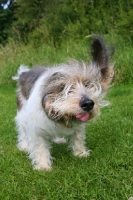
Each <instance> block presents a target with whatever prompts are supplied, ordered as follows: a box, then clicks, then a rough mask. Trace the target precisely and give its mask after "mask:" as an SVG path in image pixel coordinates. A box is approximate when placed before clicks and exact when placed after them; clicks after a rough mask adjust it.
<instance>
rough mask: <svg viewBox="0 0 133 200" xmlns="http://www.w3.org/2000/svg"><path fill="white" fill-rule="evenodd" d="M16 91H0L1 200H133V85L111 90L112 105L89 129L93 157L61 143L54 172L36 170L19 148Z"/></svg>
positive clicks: (55, 153)
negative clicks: (77, 153)
mask: <svg viewBox="0 0 133 200" xmlns="http://www.w3.org/2000/svg"><path fill="white" fill-rule="evenodd" d="M15 97H16V95H15V88H14V87H13V86H1V87H0V101H1V102H0V199H1V200H15V199H16V200H64V199H65V200H74V199H76V200H128V199H129V197H131V196H133V123H132V122H133V98H132V97H133V87H132V85H118V86H115V87H114V88H112V89H111V91H110V93H109V94H108V97H107V98H108V99H109V100H110V101H111V103H112V104H111V105H110V106H109V107H106V108H104V109H102V112H101V115H100V117H99V118H98V120H97V121H95V122H94V123H91V124H90V125H88V126H87V130H86V133H87V139H86V143H87V146H88V147H89V148H90V150H91V156H90V157H89V158H77V157H74V156H73V155H72V154H71V152H70V151H68V150H67V145H57V144H55V145H54V146H53V149H52V156H54V157H55V158H56V160H55V161H54V163H53V170H52V171H51V172H44V171H36V170H33V168H32V166H31V164H30V161H29V160H28V159H27V155H26V154H25V153H23V152H20V151H19V150H18V149H17V147H16V143H17V134H16V132H15V130H14V120H13V118H14V116H15V113H16V105H15Z"/></svg>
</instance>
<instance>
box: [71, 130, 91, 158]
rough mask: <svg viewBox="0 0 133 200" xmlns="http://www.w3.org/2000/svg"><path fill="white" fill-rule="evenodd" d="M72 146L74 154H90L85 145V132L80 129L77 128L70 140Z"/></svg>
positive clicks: (85, 155) (83, 155) (81, 155)
mask: <svg viewBox="0 0 133 200" xmlns="http://www.w3.org/2000/svg"><path fill="white" fill-rule="evenodd" d="M70 148H71V149H72V150H73V154H74V155H75V156H79V157H87V156H89V150H87V149H86V147H85V134H84V133H83V132H81V131H80V130H77V131H76V132H75V133H74V134H73V135H72V136H71V140H70Z"/></svg>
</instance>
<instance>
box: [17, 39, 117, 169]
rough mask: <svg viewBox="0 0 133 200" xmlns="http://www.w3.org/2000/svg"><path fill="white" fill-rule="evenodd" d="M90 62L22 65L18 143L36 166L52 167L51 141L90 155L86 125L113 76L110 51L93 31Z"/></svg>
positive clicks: (74, 152) (98, 108)
mask: <svg viewBox="0 0 133 200" xmlns="http://www.w3.org/2000/svg"><path fill="white" fill-rule="evenodd" d="M91 50H92V52H91V54H92V61H91V62H90V64H89V65H88V64H86V63H85V62H79V61H76V60H70V61H69V62H68V63H67V64H61V65H58V66H56V67H47V68H43V67H37V68H33V69H29V68H27V67H25V66H24V65H21V66H20V68H19V70H18V73H17V75H16V76H15V77H13V79H14V80H16V81H17V83H18V90H17V93H18V97H17V108H18V109H17V115H16V117H15V121H16V127H17V131H18V148H19V149H20V150H23V151H26V152H28V155H29V158H30V159H31V162H32V165H33V166H34V168H36V169H39V170H50V169H51V165H52V160H53V158H52V157H51V155H50V149H51V144H52V142H51V141H55V142H59V143H63V142H65V138H66V137H67V136H69V137H70V141H69V148H71V150H72V152H73V154H74V155H75V156H80V157H82V156H83V157H86V156H88V155H89V151H88V150H87V148H86V147H85V125H86V122H88V120H89V121H90V120H91V119H94V118H95V117H96V116H98V115H99V111H100V108H101V107H104V106H106V105H107V104H108V102H106V101H105V100H104V97H105V94H106V91H107V89H108V86H109V83H110V82H111V80H112V77H113V67H112V65H111V64H110V62H109V58H110V55H109V51H108V49H107V47H106V45H105V44H104V41H103V39H102V38H101V37H100V36H93V42H92V45H91Z"/></svg>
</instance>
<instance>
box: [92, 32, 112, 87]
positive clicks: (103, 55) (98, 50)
mask: <svg viewBox="0 0 133 200" xmlns="http://www.w3.org/2000/svg"><path fill="white" fill-rule="evenodd" d="M91 53H92V61H93V63H95V65H96V66H97V67H98V68H99V69H100V71H101V75H102V80H101V81H102V82H103V83H104V84H107V85H108V84H109V83H110V81H111V80H112V78H113V74H114V73H113V68H112V65H111V63H110V58H111V57H112V55H113V53H114V48H113V47H111V48H109V47H107V46H106V45H105V43H104V41H103V39H102V37H101V36H96V35H94V36H93V43H92V46H91Z"/></svg>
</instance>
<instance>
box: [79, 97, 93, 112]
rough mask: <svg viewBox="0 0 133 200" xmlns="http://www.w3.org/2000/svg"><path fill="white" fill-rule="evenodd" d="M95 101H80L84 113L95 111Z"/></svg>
mask: <svg viewBox="0 0 133 200" xmlns="http://www.w3.org/2000/svg"><path fill="white" fill-rule="evenodd" d="M94 104H95V103H94V101H92V100H91V99H88V98H85V99H83V100H81V101H80V107H81V108H82V109H83V110H84V111H90V110H92V109H93V107H94Z"/></svg>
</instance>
